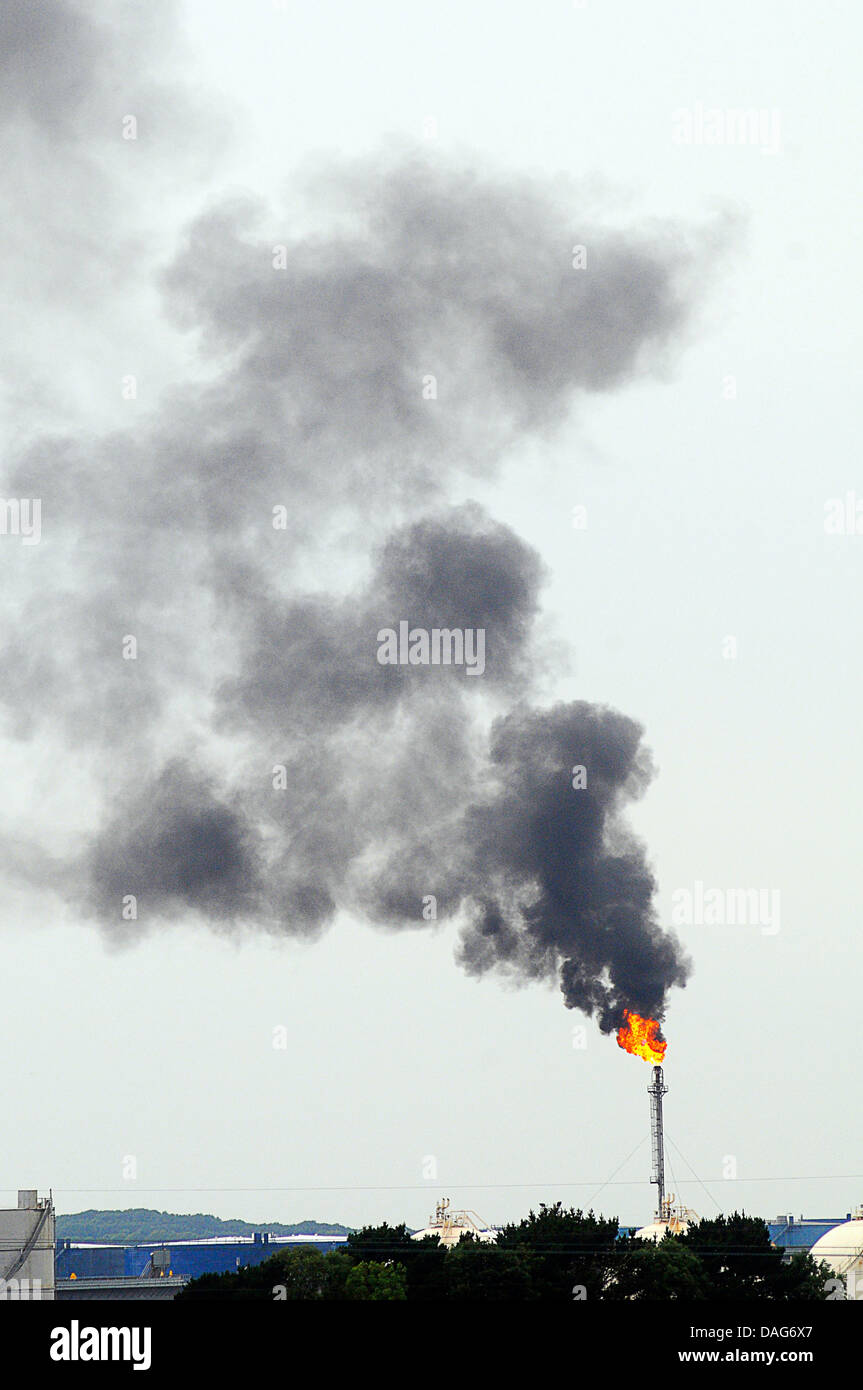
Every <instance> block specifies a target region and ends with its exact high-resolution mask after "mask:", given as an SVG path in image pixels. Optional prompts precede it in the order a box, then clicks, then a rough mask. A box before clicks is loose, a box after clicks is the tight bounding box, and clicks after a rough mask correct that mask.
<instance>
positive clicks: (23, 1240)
mask: <svg viewBox="0 0 863 1390" xmlns="http://www.w3.org/2000/svg"><path fill="white" fill-rule="evenodd" d="M53 1298H54V1203H53V1200H52V1198H51V1196H50V1194H49V1196H47V1197H42V1198H40V1197H39V1194H38V1192H37V1191H36V1190H35V1189H33V1188H23V1189H21V1190H20V1191H19V1193H18V1205H17V1207H10V1208H6V1209H3V1210H0V1299H18V1300H21V1299H24V1300H27V1301H37V1300H41V1299H49V1300H51V1299H53Z"/></svg>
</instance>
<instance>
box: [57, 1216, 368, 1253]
mask: <svg viewBox="0 0 863 1390" xmlns="http://www.w3.org/2000/svg"><path fill="white" fill-rule="evenodd" d="M349 1229H350V1227H348V1226H337V1225H336V1226H334V1225H328V1224H327V1223H326V1222H323V1221H298V1222H295V1223H294V1225H292V1226H288V1225H285V1224H284V1222H280V1221H268V1222H261V1221H257V1222H251V1221H233V1220H231V1221H228V1220H222V1218H221V1217H219V1216H209V1215H207V1214H206V1213H204V1212H197V1213H196V1214H195V1215H194V1216H189V1215H183V1214H180V1213H177V1212H170V1211H151V1210H149V1209H148V1208H147V1207H131V1208H129V1210H128V1211H79V1212H75V1213H73V1214H71V1215H69V1216H58V1217H57V1238H58V1239H60V1238H63V1239H66V1240H76V1241H92V1242H94V1243H96V1244H99V1243H102V1242H105V1243H107V1244H109V1245H151V1244H153V1245H155V1244H161V1243H164V1242H167V1243H168V1244H170V1242H171V1241H172V1240H206V1239H208V1238H210V1237H212V1236H250V1235H252V1234H253V1233H254V1232H255V1231H271V1232H272V1233H273V1234H274V1235H279V1236H344V1235H347V1233H348V1231H349Z"/></svg>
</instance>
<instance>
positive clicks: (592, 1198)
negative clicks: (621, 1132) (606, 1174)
mask: <svg viewBox="0 0 863 1390" xmlns="http://www.w3.org/2000/svg"><path fill="white" fill-rule="evenodd" d="M646 1139H647V1135H646V1134H642V1136H641V1138H640V1139H639V1141H638V1143H637V1144H636V1146H635V1148H634V1149H633V1150H632V1153H630V1154H627V1155H626V1158H625V1159H624V1160H623V1163H618V1165H617V1167H616V1168H615V1170H614V1172H613V1173H612V1175H611V1177H610V1178H606V1180H605V1182H604V1183H603V1184H602V1186H601V1187H598V1188H597V1189H596V1191H595V1192H594V1193H593V1195H592V1196H590V1197H588V1199H587V1201H588V1205H592V1204H593V1203H594V1202H595V1200H596V1198H597V1197H598V1196H599V1194H600V1192H602V1191H603V1189H604V1188H606V1187H610V1186H611V1183H612V1179H614V1178H616V1177H617V1175H618V1173H619V1172H620V1170H621V1168H623V1167H625V1165H626V1164H627V1163H628V1162H629V1160H630V1159H631V1158H633V1157H634V1155H635V1154H636V1153H637V1152H638V1150H639V1149H640V1148H641V1146H642V1144H643V1143H644V1142H645V1140H646Z"/></svg>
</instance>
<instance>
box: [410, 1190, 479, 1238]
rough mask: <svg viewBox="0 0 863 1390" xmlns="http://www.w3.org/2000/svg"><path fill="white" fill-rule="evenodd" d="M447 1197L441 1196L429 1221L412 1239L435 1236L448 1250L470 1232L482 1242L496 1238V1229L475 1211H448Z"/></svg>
mask: <svg viewBox="0 0 863 1390" xmlns="http://www.w3.org/2000/svg"><path fill="white" fill-rule="evenodd" d="M449 1207H450V1203H449V1197H442V1198H441V1200H440V1201H439V1202H438V1204H437V1206H436V1207H435V1210H434V1216H430V1217H429V1223H428V1225H427V1226H424V1227H423V1229H422V1230H421V1231H415V1232H414V1235H413V1239H414V1240H425V1238H426V1236H437V1238H438V1240H439V1241H440V1243H441V1245H444V1246H446V1248H447V1250H449V1249H450V1248H451V1247H452V1246H453V1245H458V1243H459V1241H460V1240H461V1238H462V1236H463V1235H467V1234H470V1235H472V1236H473V1237H474V1239H475V1240H481V1241H484V1242H489V1241H495V1240H497V1231H496V1230H495V1229H494V1228H493V1227H492V1226H489V1225H487V1224H486V1222H484V1221H483V1220H482V1218H481V1217H479V1216H477V1214H476V1212H475V1211H450V1209H449Z"/></svg>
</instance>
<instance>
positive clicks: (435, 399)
mask: <svg viewBox="0 0 863 1390" xmlns="http://www.w3.org/2000/svg"><path fill="white" fill-rule="evenodd" d="M28 13H29V12H28V11H27V10H26V9H23V8H21V7H19V6H10V7H9V9H8V10H7V12H6V18H5V20H4V21H3V23H4V24H5V25H6V32H7V34H8V35H9V36H10V38H11V41H12V43H13V44H15V45H17V48H18V51H19V52H20V51H26V53H27V54H29V57H28V58H27V63H29V64H30V67H31V69H32V70H33V71H42V70H43V69H44V70H45V71H48V72H50V73H51V74H53V76H52V78H51V80H50V81H49V82H48V83H47V90H48V91H49V93H50V102H49V105H48V107H47V108H46V110H45V111H43V112H37V111H34V110H32V109H31V104H32V103H31V99H30V96H29V95H28V91H27V90H26V89H25V87H23V86H21V85H20V83H19V84H18V85H17V86H16V85H15V84H13V86H12V87H11V88H10V89H9V91H8V92H7V96H6V98H5V101H6V105H5V106H3V105H0V118H2V116H3V115H4V113H5V115H6V116H7V118H8V119H10V120H12V119H14V120H22V119H27V120H30V121H32V122H34V123H36V125H38V124H39V122H40V121H43V122H53V123H56V122H58V121H60V122H65V123H66V127H67V128H68V129H70V130H72V132H73V134H72V136H70V138H73V136H74V130H75V129H78V128H79V127H80V128H82V129H83V126H82V125H81V122H82V121H83V122H84V126H86V120H85V119H84V116H85V114H86V112H88V111H90V110H91V109H92V104H93V93H94V91H95V92H96V93H97V95H98V92H99V90H100V88H99V83H100V81H101V78H100V77H99V76H97V75H96V71H97V69H99V71H101V68H100V64H99V62H98V61H97V59H98V57H99V55H101V56H102V57H104V55H105V53H106V52H108V51H109V49H110V44H111V43H113V42H115V40H116V33H115V32H114V36H113V37H111V38H110V39H109V38H108V37H106V35H107V33H108V30H107V29H106V28H105V24H104V16H103V17H102V20H100V22H99V23H96V21H93V22H92V23H91V22H90V21H89V20H88V18H87V15H86V11H85V10H84V9H76V8H75V7H73V6H71V5H64V4H60V3H56V4H51V5H46V6H45V7H44V16H45V22H44V25H43V26H42V27H41V28H39V29H38V30H37V29H35V28H34V27H33V25H32V23H31V22H30V20H31V19H32V16H30V18H28V17H27V16H28ZM159 13H160V16H162V17H164V16H166V15H167V14H168V13H169V7H165V8H164V9H162V8H161V7H160V11H159ZM160 22H161V21H160ZM64 35H66V36H67V37H66V39H64ZM64 45H65V47H66V49H67V50H68V51H74V52H76V53H77V54H79V55H80V62H79V63H78V66H77V68H76V69H75V75H74V76H72V77H69V78H68V80H67V79H66V78H65V77H64V76H63V73H62V72H60V71H59V70H58V63H57V54H58V53H59V52H61V51H62V50H63V49H64ZM106 45H107V47H106ZM97 104H98V103H97ZM306 196H307V197H310V198H311V199H312V206H313V207H314V208H315V209H316V212H315V220H314V230H313V231H310V230H309V215H308V212H307V211H304V213H303V215H302V216H300V215H299V214H297V215H296V216H294V217H292V216H291V215H290V214H287V215H283V214H277V213H274V212H273V211H272V210H271V209H269V208H268V207H267V206H266V205H265V204H263V203H262V202H259V201H256V200H254V199H249V198H242V199H239V200H237V199H233V200H228V201H222V202H219V203H217V204H215V205H211V206H210V207H209V208H208V209H207V210H206V211H205V212H204V213H203V214H201V215H200V216H199V217H198V218H197V219H196V220H195V221H194V223H193V224H192V225H191V226H190V227H189V229H188V231H187V233H186V235H185V236H184V239H183V243H182V245H181V247H180V249H179V251H178V252H177V254H176V256H175V257H174V258H173V261H172V263H171V265H170V267H169V268H168V270H167V271H166V272H165V273H164V275H163V276H162V288H163V292H164V295H165V305H166V311H167V313H168V314H169V316H170V317H171V319H172V320H173V322H174V323H175V324H178V325H180V326H182V327H183V328H185V329H188V330H189V331H190V332H193V333H194V335H195V339H196V342H197V344H198V346H199V347H200V350H201V353H202V360H203V361H204V362H205V363H206V382H205V384H201V382H200V381H196V382H189V383H187V384H184V385H180V386H178V387H177V388H175V389H174V390H172V391H171V392H170V393H169V394H168V395H167V396H166V398H165V399H164V401H163V402H162V403H161V405H160V407H159V409H158V410H156V411H155V412H153V413H152V414H150V415H149V416H146V415H144V414H143V413H142V414H141V415H139V416H137V417H136V425H135V426H134V427H133V428H130V429H128V430H124V431H118V432H114V433H112V434H110V435H109V436H99V435H88V436H83V435H81V434H69V433H67V434H65V435H64V434H62V433H58V434H55V435H53V436H48V435H44V434H41V435H39V436H38V437H35V438H32V439H31V440H30V441H29V442H28V444H27V446H26V447H25V448H24V449H23V450H21V451H20V453H19V454H18V456H17V457H16V458H15V459H14V460H12V461H11V467H10V470H9V473H8V476H7V480H6V483H5V487H6V495H8V496H12V495H14V496H30V497H40V498H42V500H43V537H44V538H43V542H42V544H41V545H40V546H39V547H34V548H33V549H34V552H38V553H37V554H36V555H35V558H34V554H33V552H28V554H27V555H24V554H23V552H22V553H21V554H19V555H17V556H16V557H15V560H14V561H13V564H14V565H16V566H17V571H16V572H15V575H14V589H15V607H16V617H17V626H15V625H9V628H8V635H7V637H6V640H5V644H4V650H3V660H4V669H5V670H7V671H8V672H9V673H10V678H9V679H8V680H6V681H5V682H4V684H3V687H2V690H0V705H2V708H3V709H4V710H5V715H6V725H7V732H8V734H9V736H11V737H19V738H20V737H29V738H36V737H40V738H44V739H46V740H48V741H50V740H51V739H63V740H66V741H70V740H73V741H74V745H75V747H76V748H77V749H79V750H81V756H82V757H83V758H84V759H85V760H86V763H87V766H88V769H89V770H90V775H91V776H92V778H93V779H94V782H95V783H96V785H97V786H98V787H99V788H100V793H99V797H98V804H96V805H95V806H94V807H93V808H92V814H91V816H90V821H89V822H88V823H86V824H83V825H82V844H81V846H80V847H79V849H78V851H77V852H70V854H69V855H68V856H67V858H66V860H65V863H64V865H63V866H62V867H61V868H59V869H56V871H52V874H53V878H54V879H55V880H56V881H57V882H61V883H62V885H63V890H64V891H65V892H66V893H67V894H68V895H69V896H71V897H73V898H74V899H75V901H76V902H77V903H78V904H79V905H80V906H81V908H82V909H83V911H84V912H85V913H87V914H88V915H90V916H92V917H93V918H95V919H96V920H98V921H99V922H100V923H101V924H102V925H103V926H104V928H105V930H106V932H108V933H109V935H110V936H111V937H112V939H118V940H119V939H122V940H130V939H135V936H136V933H141V932H145V931H147V930H148V929H149V928H150V927H151V926H153V925H155V924H159V923H165V922H169V921H173V920H177V919H178V918H185V917H186V916H193V917H194V916H198V917H200V918H202V919H203V920H205V921H207V922H209V923H211V924H212V925H213V926H214V927H215V928H216V929H219V930H240V929H242V928H244V927H245V926H250V927H257V928H259V929H262V930H266V931H270V932H274V933H287V934H296V935H314V934H315V933H317V932H319V931H320V930H321V929H323V928H324V927H325V926H326V925H327V923H328V922H330V921H331V920H332V919H333V917H334V916H335V915H336V914H337V913H338V912H340V911H346V912H349V913H352V914H354V915H361V916H364V917H366V918H368V920H370V921H372V922H374V923H376V924H379V925H384V926H387V927H390V928H392V929H402V928H404V927H406V926H408V927H410V926H413V927H416V928H423V927H425V926H427V925H428V922H429V921H430V920H431V921H433V920H435V918H434V916H433V914H432V915H431V916H429V915H428V914H427V913H426V912H425V906H426V905H427V904H428V902H429V901H430V900H431V899H432V898H434V899H435V900H436V905H437V919H436V920H438V921H440V920H445V919H447V918H449V919H452V918H457V919H458V920H459V921H460V922H461V923H462V924H463V926H464V933H463V939H462V945H461V948H460V958H461V960H462V962H463V964H464V965H465V967H466V968H467V969H468V970H470V971H472V972H474V973H477V974H481V973H485V972H487V971H490V970H496V971H502V972H504V973H505V974H509V975H510V976H511V977H513V978H515V979H521V980H531V979H537V980H552V979H556V980H558V981H559V983H560V985H561V988H562V989H563V992H564V998H565V1002H566V1003H567V1004H568V1005H570V1006H572V1007H577V1008H579V1009H582V1010H583V1011H584V1012H586V1013H588V1014H593V1015H596V1016H597V1018H598V1021H599V1024H600V1027H602V1028H604V1029H608V1028H611V1027H613V1026H614V1025H615V1023H616V1022H617V1021H619V1017H620V1013H621V1010H622V1008H623V1007H632V1008H635V1009H637V1011H638V1012H642V1013H651V1014H654V1015H658V1016H662V1014H663V1011H664V1008H665V1005H666V999H667V993H668V990H669V989H670V988H671V987H672V986H673V985H676V984H682V983H683V982H684V980H685V977H686V970H687V966H686V963H685V961H684V959H683V957H682V955H681V953H680V949H679V947H678V945H677V943H676V942H675V941H674V940H673V938H672V937H671V936H670V935H668V934H667V933H664V932H663V931H662V930H661V929H660V927H659V925H658V923H657V921H656V918H655V913H654V896H655V883H654V879H653V876H652V874H651V871H650V868H649V865H648V862H647V859H646V855H645V850H644V848H643V846H641V845H640V844H639V843H638V842H637V841H636V840H635V839H634V838H633V837H632V835H631V834H629V833H628V832H627V829H626V825H625V821H624V813H625V810H626V806H627V804H628V803H629V802H630V801H631V800H632V799H633V798H635V797H637V796H640V795H641V793H642V792H643V790H644V788H645V786H646V784H647V782H648V780H649V776H650V762H649V757H648V755H647V754H646V752H645V750H644V747H643V745H642V742H641V737H642V734H641V730H640V728H639V727H638V725H637V724H635V723H634V722H633V721H632V720H629V719H627V718H625V717H624V716H623V715H620V714H617V713H615V712H613V711H611V710H608V709H604V708H597V707H593V706H590V705H588V704H586V703H584V702H578V703H575V704H571V705H558V706H555V707H554V708H553V709H550V710H537V709H532V708H531V707H530V705H529V703H528V701H529V700H530V698H531V693H532V689H533V686H534V682H535V680H536V677H537V675H538V674H539V673H540V672H541V671H544V670H545V666H546V657H545V655H544V654H543V653H541V651H540V649H539V647H538V644H537V639H536V633H535V630H534V629H535V619H536V616H537V613H538V605H539V593H540V588H541V584H542V580H543V573H544V571H543V566H542V563H541V560H540V558H539V557H538V556H537V555H536V553H535V552H534V551H533V550H532V549H531V547H529V546H528V545H526V544H525V543H524V542H523V541H521V540H520V539H519V538H518V536H516V535H515V534H514V532H513V531H512V530H511V529H510V528H508V527H506V526H503V525H501V524H499V523H498V522H496V521H495V520H494V519H493V518H491V517H490V516H489V515H488V514H487V513H486V512H485V511H483V509H482V508H480V507H479V506H477V505H476V504H474V503H467V504H462V505H459V506H451V505H447V501H448V496H449V495H450V492H451V489H453V487H454V485H455V484H459V486H460V487H461V486H463V484H464V480H465V479H470V478H483V479H488V478H490V477H492V476H493V475H494V473H495V470H496V469H497V467H498V466H499V464H500V462H501V460H502V458H503V457H505V456H506V453H507V451H508V450H510V449H511V448H512V447H513V446H515V445H517V444H520V443H522V442H524V441H525V440H528V439H544V438H551V436H552V434H553V431H554V429H555V428H556V427H558V426H559V425H560V424H561V423H562V422H563V421H564V420H565V419H566V418H567V416H568V414H569V412H570V411H571V410H572V409H573V407H574V406H577V405H578V403H579V401H580V400H581V399H583V398H586V397H588V396H590V395H591V394H595V393H597V392H606V391H610V390H615V389H618V388H620V387H622V386H623V385H624V384H625V383H627V382H629V381H632V380H634V379H636V378H638V377H639V376H640V375H641V374H642V373H644V372H646V371H650V370H653V369H654V368H655V367H656V366H657V365H658V364H662V363H663V361H664V357H665V354H666V352H667V350H668V349H670V348H671V347H672V346H673V345H674V343H675V342H676V341H677V340H678V339H679V337H680V334H681V332H682V329H683V327H684V325H685V323H686V321H687V316H688V313H689V308H690V304H691V300H692V293H693V290H692V286H693V280H694V274H695V271H696V270H698V269H700V268H702V267H703V266H704V263H705V255H706V243H699V240H698V238H687V237H686V236H684V235H683V234H682V233H681V232H680V229H673V232H671V233H669V232H668V230H666V231H665V232H658V231H654V232H640V233H638V234H635V233H624V232H621V231H619V230H615V229H610V228H608V227H606V226H604V225H603V224H602V221H601V219H600V217H599V214H598V213H597V212H596V210H595V209H593V208H592V207H591V206H590V205H589V203H588V202H587V201H586V200H585V197H584V195H583V193H582V192H580V191H579V190H578V189H573V190H570V193H569V195H568V205H564V200H563V199H562V198H561V197H560V196H559V194H558V193H557V192H554V191H552V190H550V189H548V188H544V187H542V186H540V185H539V184H537V183H535V182H532V181H530V180H519V179H516V178H493V177H487V178H480V177H478V176H476V175H475V174H473V173H472V172H470V171H465V170H464V169H457V168H442V167H439V166H437V165H433V164H432V163H430V162H428V161H425V160H423V159H421V158H419V157H417V156H415V155H413V154H411V153H409V152H408V153H404V154H403V155H401V156H400V157H399V158H397V159H394V160H388V161H368V162H366V163H365V164H362V165H357V166H354V167H350V168H345V167H343V166H341V167H339V166H333V168H332V169H330V170H329V171H326V172H325V173H324V174H319V175H318V176H317V178H316V180H315V181H314V184H313V185H312V186H311V187H310V189H307V190H306ZM575 242H579V243H583V244H585V245H586V246H587V248H588V268H587V269H586V270H575V269H573V267H572V264H571V255H572V246H573V244H574V243H575ZM430 378H434V379H435V386H436V390H434V391H432V392H431V393H429V391H428V389H427V387H428V382H429V379H430ZM278 507H284V508H285V510H286V518H287V521H286V527H285V529H277V528H275V527H274V526H273V513H274V508H278ZM401 621H406V622H408V623H409V624H411V625H412V626H413V627H418V628H424V629H427V630H431V629H433V628H462V629H463V628H470V629H480V628H481V629H482V630H483V631H484V632H485V634H486V639H487V650H486V658H485V660H486V669H485V672H484V674H483V675H482V677H477V678H471V677H470V676H469V675H467V673H466V671H465V670H464V669H458V668H455V667H448V668H447V667H436V668H428V667H412V666H384V665H381V664H380V663H379V662H378V660H377V635H378V633H379V631H380V630H381V629H385V628H389V627H392V628H397V627H398V624H399V623H400V622H401ZM127 634H134V635H135V636H136V638H137V640H138V653H137V658H136V660H134V661H129V662H124V661H123V659H122V656H121V643H122V640H123V638H124V636H125V635H127ZM190 750H194V751H193V752H192V751H190ZM576 763H581V764H584V765H585V767H586V768H587V777H588V783H587V787H586V788H585V789H582V790H579V791H576V790H573V788H572V786H571V781H570V769H571V768H572V766H573V765H574V764H576ZM0 843H2V842H0ZM4 853H6V854H7V855H8V857H9V860H10V862H12V861H14V867H15V872H16V874H18V875H19V876H20V874H21V873H22V872H23V871H24V870H23V868H22V866H24V865H26V864H27V863H28V862H39V861H38V855H34V856H31V855H29V854H27V853H24V852H18V853H16V854H14V855H13V854H11V853H10V851H9V847H8V845H5V846H4ZM52 863H53V861H52ZM129 896H134V897H135V899H136V900H137V914H138V915H137V918H136V919H134V920H128V919H124V918H123V916H122V912H121V907H122V900H123V899H124V898H126V897H129Z"/></svg>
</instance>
